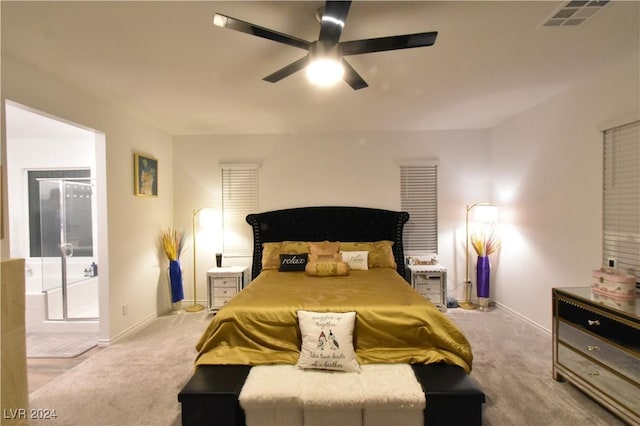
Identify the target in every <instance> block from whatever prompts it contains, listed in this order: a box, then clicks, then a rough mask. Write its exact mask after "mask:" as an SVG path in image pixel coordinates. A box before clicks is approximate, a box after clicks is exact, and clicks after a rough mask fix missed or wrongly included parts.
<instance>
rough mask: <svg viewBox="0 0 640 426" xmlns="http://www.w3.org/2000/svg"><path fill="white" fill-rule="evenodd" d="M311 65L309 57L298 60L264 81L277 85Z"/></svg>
mask: <svg viewBox="0 0 640 426" xmlns="http://www.w3.org/2000/svg"><path fill="white" fill-rule="evenodd" d="M308 63H309V55H307V56H305V57H303V58H300V59H298V60H297V61H295V62H292V63H290V64H289V65H287V66H286V67H283V68H280V69H279V70H278V71H276V72H274V73H273V74H269V75H268V76H266V77H265V78H263V80H264V81H268V82H269V83H275V82H277V81H280V80H282V79H283V78H285V77H288V76H290V75H291V74H293V73H295V72H298V71H300V70H301V69H302V68H304V67H306V66H307V64H308Z"/></svg>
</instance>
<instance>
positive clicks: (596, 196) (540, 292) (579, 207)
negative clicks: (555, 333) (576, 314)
mask: <svg viewBox="0 0 640 426" xmlns="http://www.w3.org/2000/svg"><path fill="white" fill-rule="evenodd" d="M639 63H640V61H639V59H638V56H637V55H635V56H633V57H631V58H628V59H627V60H626V61H624V62H621V63H620V64H617V65H614V66H612V67H611V68H610V69H609V70H608V71H607V72H604V73H602V74H601V75H599V76H597V77H596V78H593V79H591V80H589V81H586V82H583V83H582V84H580V85H578V86H577V87H575V88H573V89H571V90H569V91H567V92H565V93H563V94H561V95H559V96H556V97H554V98H553V99H550V100H549V101H547V102H545V103H543V104H541V105H538V106H537V107H536V108H533V109H532V110H530V111H527V112H525V113H523V114H520V115H519V116H517V117H514V118H513V119H511V120H509V121H507V122H505V123H503V124H502V125H500V126H498V127H496V128H495V129H493V130H492V132H491V161H492V167H491V169H492V185H493V193H494V199H495V200H496V202H498V203H499V204H500V205H501V207H502V217H501V221H502V225H503V231H504V232H503V234H504V238H505V241H504V247H503V249H502V251H501V253H500V259H499V268H496V274H497V276H496V280H497V285H496V286H495V289H494V295H495V298H496V300H498V301H499V302H500V303H501V304H503V305H505V306H507V307H508V308H509V309H512V310H514V311H516V312H518V313H520V314H521V315H523V316H525V317H527V318H529V319H530V320H532V321H534V322H535V323H537V324H540V325H542V326H543V327H545V328H547V329H550V328H551V288H552V287H576V286H588V285H590V283H591V270H592V269H597V268H599V267H600V266H601V256H602V243H601V241H602V133H601V130H603V129H605V128H607V127H611V126H615V125H620V124H623V123H625V122H630V121H633V120H638V119H639V118H640V106H639V103H640V85H639V79H640V78H639V77H638V76H640V70H639V65H638V64H639Z"/></svg>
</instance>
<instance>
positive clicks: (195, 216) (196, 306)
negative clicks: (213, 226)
mask: <svg viewBox="0 0 640 426" xmlns="http://www.w3.org/2000/svg"><path fill="white" fill-rule="evenodd" d="M208 208H210V207H200V208H199V209H193V216H192V224H193V230H192V234H191V236H192V238H193V305H191V306H187V308H186V309H185V310H186V311H187V312H200V311H201V310H203V309H204V306H202V305H200V304H198V303H197V300H198V299H197V298H196V282H197V277H198V274H196V263H197V262H196V255H197V250H196V243H197V240H198V237H197V235H196V232H197V230H198V227H197V224H196V220H197V219H198V215H199V214H200V212H201V211H202V210H204V209H208Z"/></svg>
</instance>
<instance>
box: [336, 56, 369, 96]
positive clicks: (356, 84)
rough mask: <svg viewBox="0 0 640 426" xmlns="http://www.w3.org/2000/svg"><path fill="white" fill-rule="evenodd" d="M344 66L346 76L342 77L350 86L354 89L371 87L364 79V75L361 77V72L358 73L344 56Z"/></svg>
mask: <svg viewBox="0 0 640 426" xmlns="http://www.w3.org/2000/svg"><path fill="white" fill-rule="evenodd" d="M342 66H343V67H344V76H343V77H342V78H343V79H344V81H345V82H346V83H347V84H348V85H349V86H351V87H352V88H353V90H359V89H364V88H365V87H369V85H368V84H367V82H366V81H364V79H363V78H362V77H360V74H358V72H357V71H356V70H355V69H353V67H352V66H351V64H349V62H347V61H345V60H344V58H343V59H342Z"/></svg>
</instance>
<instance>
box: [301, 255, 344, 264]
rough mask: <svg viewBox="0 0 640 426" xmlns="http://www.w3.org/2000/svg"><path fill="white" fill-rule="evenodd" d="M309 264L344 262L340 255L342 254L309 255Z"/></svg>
mask: <svg viewBox="0 0 640 426" xmlns="http://www.w3.org/2000/svg"><path fill="white" fill-rule="evenodd" d="M309 262H342V256H341V255H340V253H332V254H318V253H309Z"/></svg>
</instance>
